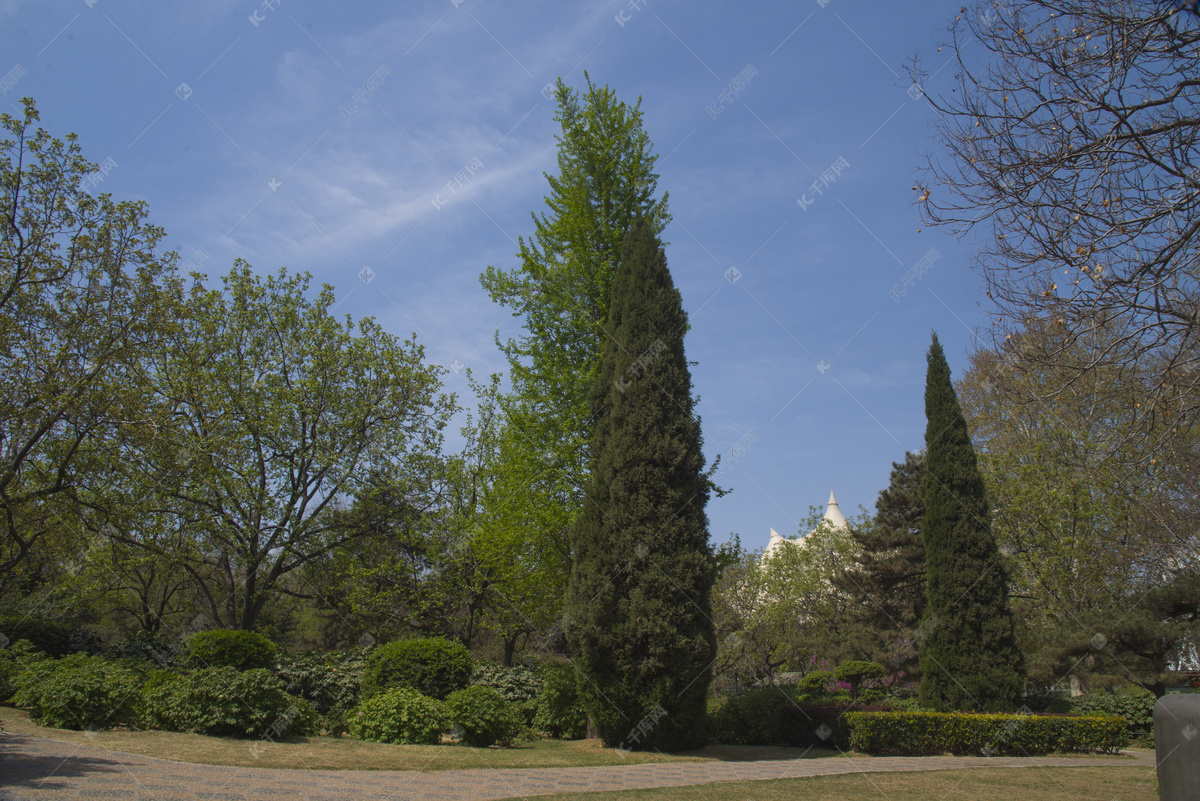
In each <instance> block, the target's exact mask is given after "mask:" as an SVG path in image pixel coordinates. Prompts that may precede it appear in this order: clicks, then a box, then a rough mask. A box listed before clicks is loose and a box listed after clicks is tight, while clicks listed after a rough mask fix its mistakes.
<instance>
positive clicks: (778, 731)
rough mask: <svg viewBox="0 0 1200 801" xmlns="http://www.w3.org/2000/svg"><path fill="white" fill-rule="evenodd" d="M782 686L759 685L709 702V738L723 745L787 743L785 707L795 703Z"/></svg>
mask: <svg viewBox="0 0 1200 801" xmlns="http://www.w3.org/2000/svg"><path fill="white" fill-rule="evenodd" d="M794 704H795V702H794V701H793V700H792V698H791V697H790V696H789V695H788V694H787V693H786V692H784V691H783V690H782V689H780V688H779V687H760V688H756V689H753V690H748V691H747V692H744V693H742V694H741V695H734V696H730V697H728V698H719V699H717V700H715V701H710V702H709V704H708V720H709V734H708V737H709V741H710V742H713V743H721V744H724V745H779V744H780V743H782V742H784V739H785V738H784V734H783V715H782V713H783V709H784V708H785V707H787V706H792V705H794Z"/></svg>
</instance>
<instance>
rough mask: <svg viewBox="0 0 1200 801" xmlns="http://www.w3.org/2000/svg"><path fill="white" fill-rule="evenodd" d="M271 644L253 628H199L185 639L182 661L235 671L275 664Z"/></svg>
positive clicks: (190, 664)
mask: <svg viewBox="0 0 1200 801" xmlns="http://www.w3.org/2000/svg"><path fill="white" fill-rule="evenodd" d="M275 653H276V649H275V643H273V642H271V641H270V640H268V639H267V638H266V637H264V636H263V635H261V634H259V633H258V632H255V631H237V630H233V629H214V630H211V631H199V632H196V633H195V634H193V635H192V636H191V638H190V639H189V640H188V641H187V652H186V664H187V665H188V667H193V668H215V667H231V668H236V669H238V670H254V669H256V668H267V669H270V668H272V667H274V666H275Z"/></svg>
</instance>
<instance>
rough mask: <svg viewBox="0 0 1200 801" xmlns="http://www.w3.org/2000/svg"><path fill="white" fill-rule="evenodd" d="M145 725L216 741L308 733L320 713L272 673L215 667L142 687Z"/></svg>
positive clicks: (161, 673)
mask: <svg viewBox="0 0 1200 801" xmlns="http://www.w3.org/2000/svg"><path fill="white" fill-rule="evenodd" d="M142 698H143V699H144V704H145V712H144V718H143V719H144V722H145V724H146V725H147V726H148V727H149V728H155V729H163V730H164V731H180V732H194V733H196V734H208V735H212V736H215V737H262V736H263V735H264V734H268V733H270V735H271V736H272V737H282V736H286V735H289V734H308V733H309V732H311V731H312V730H313V728H314V725H315V722H316V713H315V712H314V710H313V708H312V705H311V704H309V703H308V702H307V701H305V700H304V699H302V698H296V697H294V696H291V695H288V694H287V693H286V692H285V691H284V689H283V682H281V681H280V680H279V679H278V678H276V677H275V676H273V675H271V672H270V671H268V670H263V669H262V668H254V669H252V670H244V671H242V670H238V669H237V668H233V667H214V668H203V669H201V670H195V671H192V672H191V673H185V674H175V673H170V672H168V671H165V670H157V671H155V672H154V673H152V674H151V675H150V678H149V679H148V680H147V681H146V683H145V684H144V685H143V687H142Z"/></svg>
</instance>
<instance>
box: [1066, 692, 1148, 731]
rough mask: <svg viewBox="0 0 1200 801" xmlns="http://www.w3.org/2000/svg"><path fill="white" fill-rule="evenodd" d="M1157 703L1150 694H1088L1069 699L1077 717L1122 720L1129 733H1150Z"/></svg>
mask: <svg viewBox="0 0 1200 801" xmlns="http://www.w3.org/2000/svg"><path fill="white" fill-rule="evenodd" d="M1157 701H1158V699H1157V698H1155V697H1154V695H1153V694H1151V693H1145V694H1137V695H1132V694H1124V693H1088V694H1087V695H1081V696H1079V697H1078V698H1073V699H1071V711H1072V712H1074V713H1076V714H1079V715H1099V716H1111V717H1118V718H1124V720H1125V722H1126V723H1128V724H1129V730H1130V731H1135V732H1152V731H1154V704H1155V703H1156V702H1157Z"/></svg>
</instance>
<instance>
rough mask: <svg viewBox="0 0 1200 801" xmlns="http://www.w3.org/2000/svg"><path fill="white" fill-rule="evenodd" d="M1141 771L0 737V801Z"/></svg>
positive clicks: (275, 800)
mask: <svg viewBox="0 0 1200 801" xmlns="http://www.w3.org/2000/svg"><path fill="white" fill-rule="evenodd" d="M1118 765H1123V766H1144V767H1146V768H1148V769H1151V770H1153V768H1154V756H1153V755H1152V754H1139V755H1138V757H1137V758H1136V759H1128V760H1116V759H1089V758H1064V757H1034V758H1028V757H1027V758H1009V757H991V758H986V757H872V758H861V759H859V758H822V759H797V760H771V761H755V762H681V763H673V764H672V763H665V764H663V763H660V764H648V765H616V766H608V767H588V768H533V769H522V768H510V769H505V770H444V771H430V772H428V773H421V772H415V771H336V770H277V769H259V768H235V767H218V766H213V765H195V764H191V763H187V762H171V761H168V760H163V759H154V758H151V757H145V756H138V755H135V754H123V753H119V752H115V751H108V750H106V749H103V748H93V747H91V746H84V745H74V744H72V743H64V742H59V741H57V740H47V739H45V738H42V737H34V736H31V735H24V734H13V733H9V732H5V733H3V734H0V788H3V789H0V801H37V800H38V799H44V798H54V799H96V798H121V799H146V801H151V800H152V799H153V800H154V801H157V799H188V800H189V801H190V800H191V799H205V800H206V801H262V800H269V801H280V799H287V800H288V801H301V800H302V799H303V800H304V801H324V800H325V799H354V800H355V801H361V800H363V799H385V798H386V799H396V800H400V799H499V798H512V797H514V796H524V795H545V794H547V793H571V792H576V793H584V792H596V791H600V790H635V789H644V788H649V787H679V786H684V785H694V784H707V783H709V782H728V781H743V780H763V779H765V780H771V779H784V778H795V777H802V776H827V775H831V774H837V773H858V772H863V771H870V772H876V771H880V772H905V771H922V770H947V769H963V768H976V767H989V768H1004V767H1042V766H1075V767H1093V766H1098V767H1112V766H1118Z"/></svg>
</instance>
